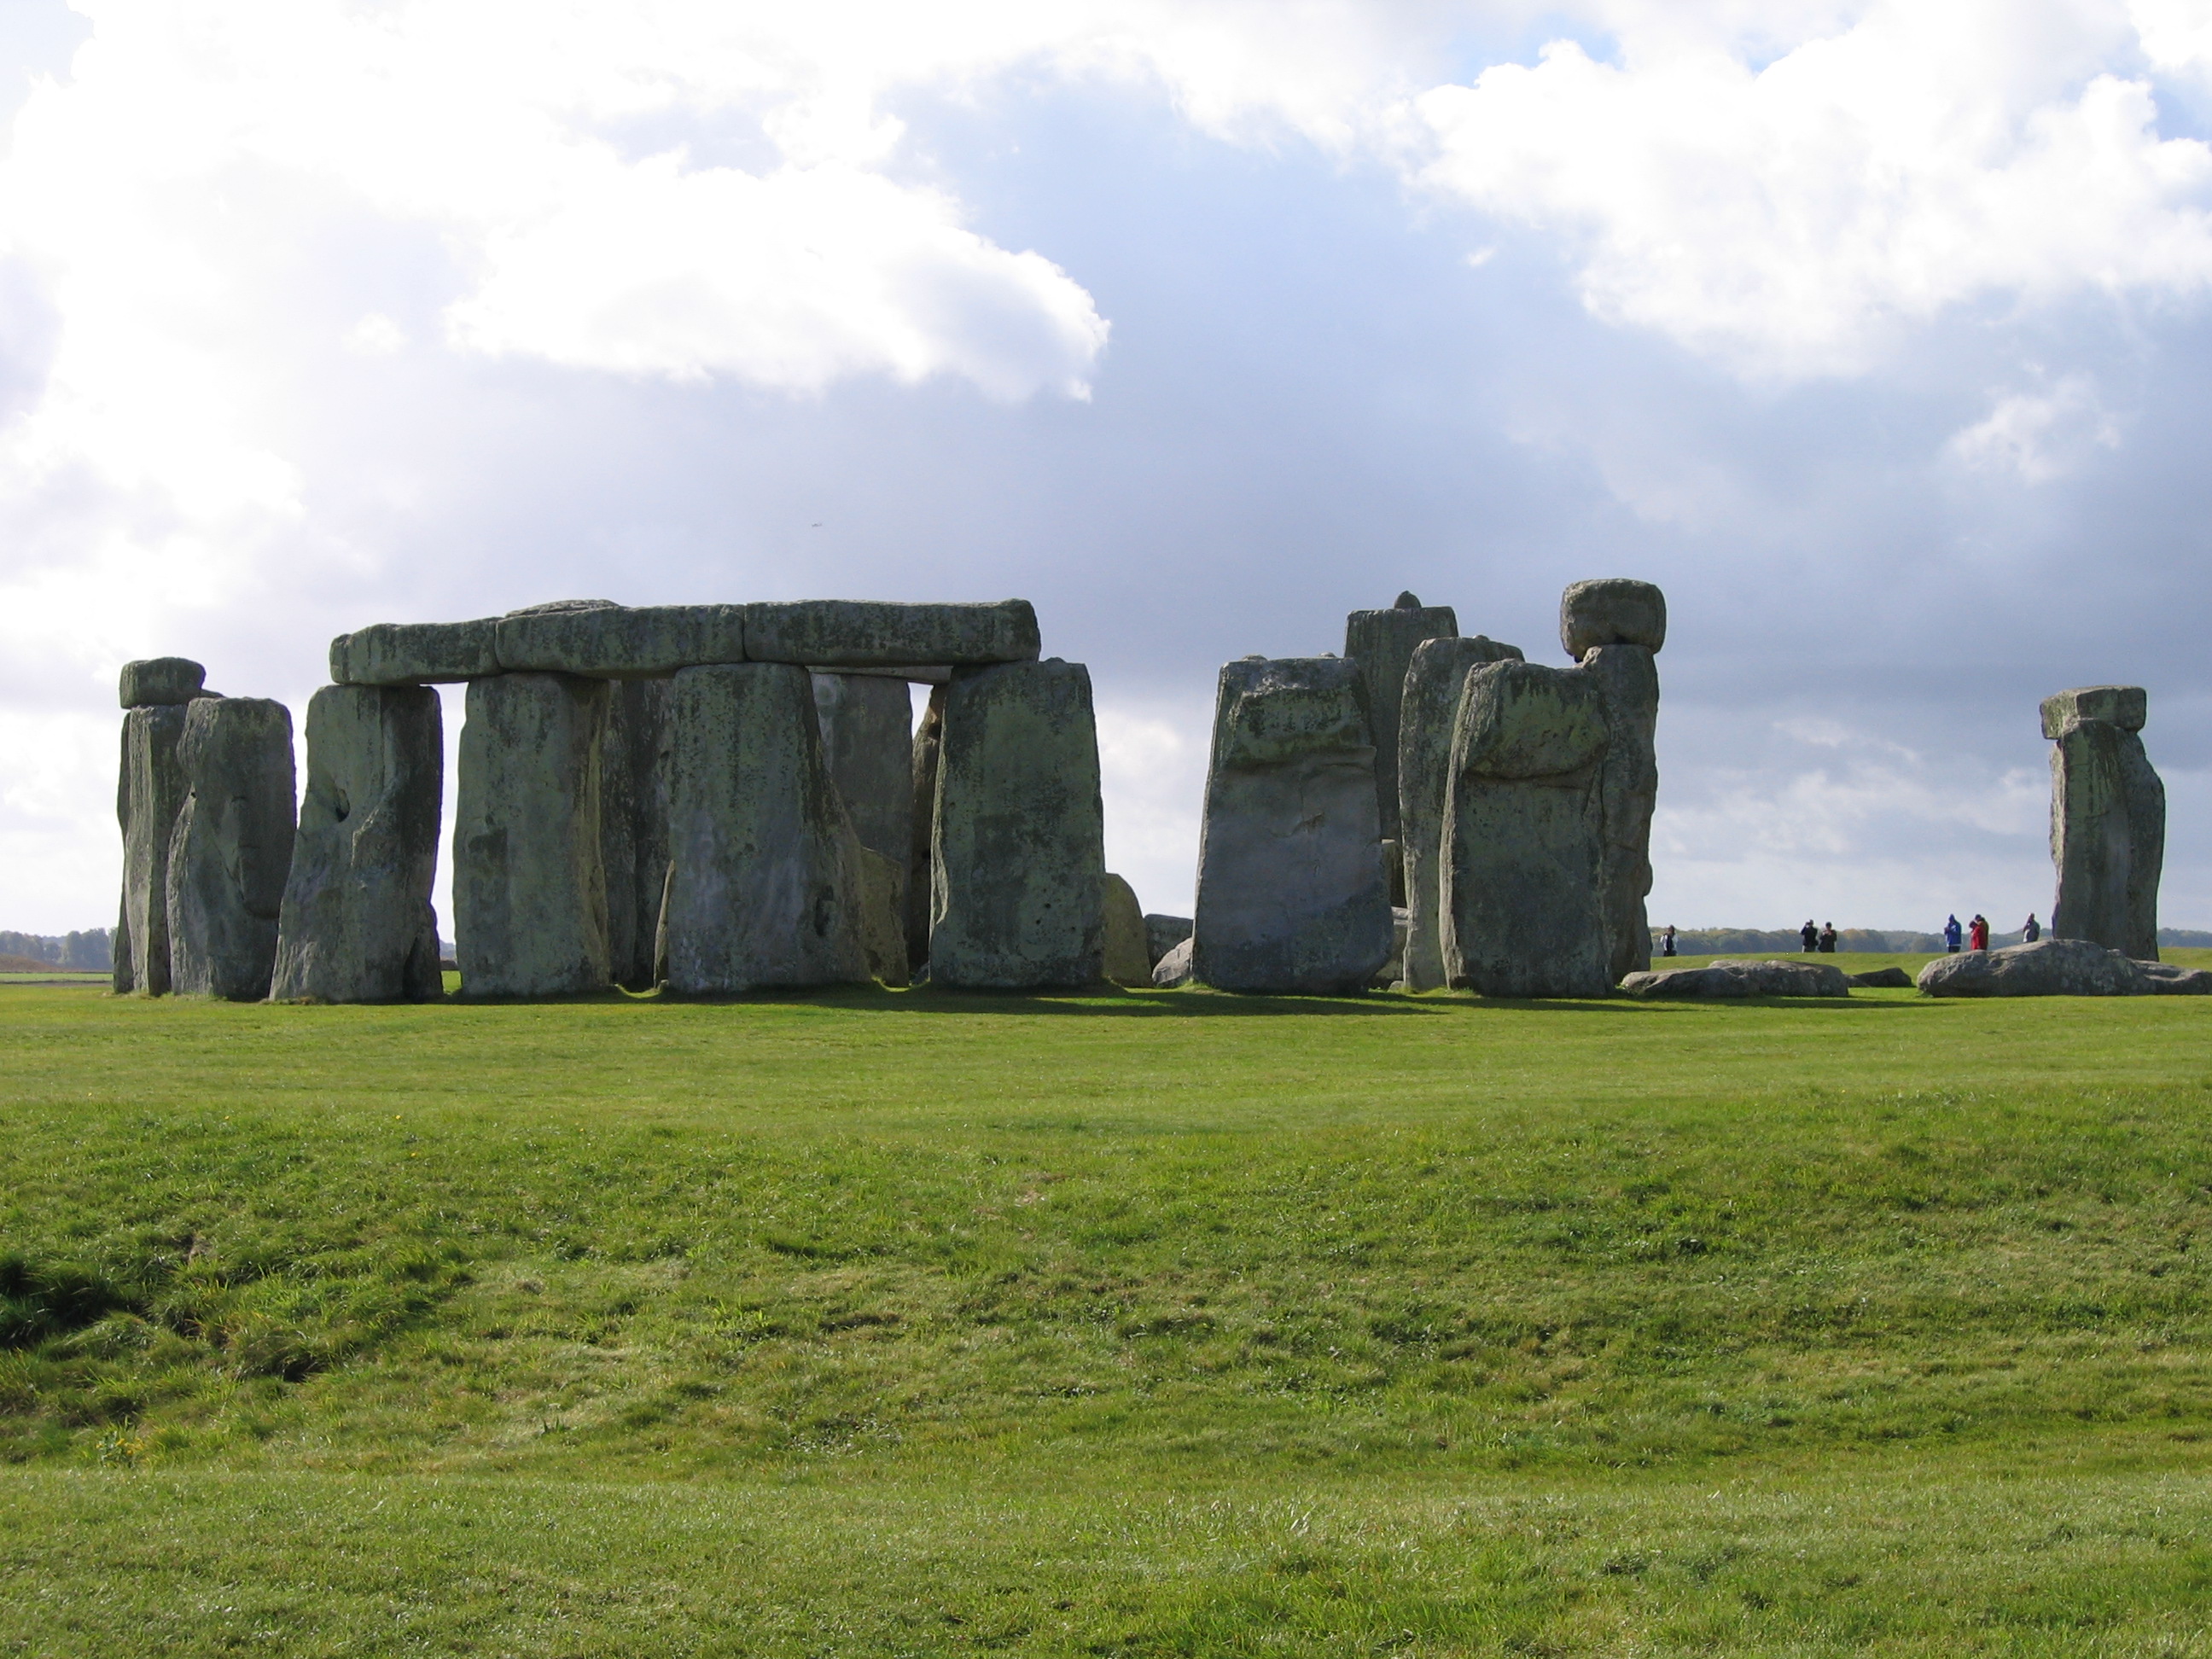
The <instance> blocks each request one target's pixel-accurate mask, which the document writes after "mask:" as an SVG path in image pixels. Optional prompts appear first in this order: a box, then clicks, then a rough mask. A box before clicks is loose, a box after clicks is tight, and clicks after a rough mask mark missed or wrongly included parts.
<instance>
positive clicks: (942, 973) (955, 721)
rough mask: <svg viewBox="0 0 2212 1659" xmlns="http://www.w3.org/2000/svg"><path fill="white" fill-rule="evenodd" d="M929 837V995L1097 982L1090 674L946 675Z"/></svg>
mask: <svg viewBox="0 0 2212 1659" xmlns="http://www.w3.org/2000/svg"><path fill="white" fill-rule="evenodd" d="M934 839H935V851H934V856H933V860H932V862H931V880H930V929H929V977H930V982H931V983H932V984H933V985H938V986H942V987H947V988H950V989H960V990H997V991H1031V990H1048V989H1052V988H1055V987H1084V986H1089V985H1095V984H1096V983H1097V981H1098V980H1099V978H1100V977H1101V975H1102V974H1103V970H1104V953H1105V917H1104V915H1103V910H1102V908H1101V903H1100V881H1099V878H1101V877H1102V876H1103V875H1104V874H1105V873H1106V822H1105V812H1104V809H1103V806H1102V805H1101V804H1100V801H1099V795H1098V727H1097V720H1096V718H1095V716H1094V715H1093V714H1092V712H1091V671H1090V670H1089V669H1087V668H1085V666H1084V665H1082V664H1081V663H1074V662H1062V661H1061V660H1060V659H1059V658H1057V657H1054V658H1052V659H1048V660H1047V661H1044V662H1034V663H1001V664H999V665H996V666H993V667H987V668H975V669H964V670H962V671H959V672H957V673H956V674H954V676H953V677H952V680H951V685H950V687H949V688H948V693H947V696H946V697H945V735H944V740H943V747H942V749H941V750H940V751H939V763H938V776H937V802H936V827H935V831H934Z"/></svg>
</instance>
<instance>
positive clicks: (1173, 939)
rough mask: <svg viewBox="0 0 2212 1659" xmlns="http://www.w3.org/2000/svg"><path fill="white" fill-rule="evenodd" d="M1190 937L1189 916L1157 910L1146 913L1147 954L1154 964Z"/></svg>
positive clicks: (1158, 962) (1158, 963) (1156, 964)
mask: <svg viewBox="0 0 2212 1659" xmlns="http://www.w3.org/2000/svg"><path fill="white" fill-rule="evenodd" d="M1189 937H1190V918H1189V917H1188V916H1164V915H1159V914H1158V912H1157V911H1147V912H1146V915H1145V954H1146V956H1148V957H1151V958H1152V966H1153V967H1155V968H1157V967H1158V966H1159V965H1160V958H1161V957H1164V956H1165V955H1167V953H1168V952H1169V951H1172V950H1174V949H1175V948H1176V945H1180V944H1182V942H1183V941H1184V940H1185V939H1188V938H1189Z"/></svg>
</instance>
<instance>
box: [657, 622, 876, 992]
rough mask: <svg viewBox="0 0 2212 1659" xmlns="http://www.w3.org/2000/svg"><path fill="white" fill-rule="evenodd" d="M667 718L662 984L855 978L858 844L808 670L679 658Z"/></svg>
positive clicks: (700, 986) (694, 987)
mask: <svg viewBox="0 0 2212 1659" xmlns="http://www.w3.org/2000/svg"><path fill="white" fill-rule="evenodd" d="M668 729H669V825H668V842H669V855H670V861H669V872H668V897H667V902H665V904H664V905H663V907H662V911H661V927H662V934H663V939H664V945H663V950H664V953H665V960H664V963H663V977H664V978H665V980H666V981H667V982H668V988H669V989H670V990H671V991H672V992H675V993H677V994H679V995H686V996H720V995H732V994H737V993H739V992H744V991H756V990H764V989H771V988H782V987H804V986H811V985H839V984H865V983H866V981H867V980H868V977H869V975H868V964H867V961H866V956H865V954H864V945H863V937H862V918H861V915H860V910H861V903H860V895H859V888H860V882H861V879H862V877H861V872H858V871H856V870H855V869H854V860H855V858H856V856H857V854H858V851H859V843H858V841H857V840H856V838H855V837H854V835H853V832H852V829H851V826H850V825H849V824H848V823H847V822H846V819H845V815H844V809H843V807H842V805H840V803H839V801H838V799H837V792H836V787H834V786H833V785H832V784H831V782H830V781H829V769H828V768H827V767H826V766H824V765H823V759H822V739H821V734H820V732H819V730H818V728H817V724H816V717H815V712H814V694H813V689H812V687H811V685H810V684H809V683H808V680H807V675H806V671H805V669H804V668H802V667H799V666H798V665H794V664H787V663H744V664H732V665H726V666H718V667H705V668H687V669H685V670H684V671H683V672H682V673H680V674H678V675H677V677H676V679H675V682H674V690H673V696H672V698H671V702H670V706H669V716H668Z"/></svg>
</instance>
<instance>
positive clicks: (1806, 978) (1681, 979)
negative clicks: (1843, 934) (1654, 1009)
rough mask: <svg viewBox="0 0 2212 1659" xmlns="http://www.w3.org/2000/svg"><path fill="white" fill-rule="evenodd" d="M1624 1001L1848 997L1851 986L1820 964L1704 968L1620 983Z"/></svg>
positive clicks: (1643, 975) (1666, 971) (1664, 972)
mask: <svg viewBox="0 0 2212 1659" xmlns="http://www.w3.org/2000/svg"><path fill="white" fill-rule="evenodd" d="M1620 989H1621V993H1622V994H1623V995H1626V996H1632V997H1642V998H1644V999H1646V1000H1650V999H1653V998H1663V997H1682V998H1693V999H1700V1000H1704V999H1712V998H1726V997H1845V996H1849V995H1850V994H1851V980H1850V975H1847V974H1845V973H1844V970H1843V969H1840V968H1835V967H1831V966H1830V965H1829V964H1828V963H1816V962H1716V963H1711V964H1710V965H1708V966H1706V967H1704V968H1669V969H1663V970H1662V971H1661V972H1658V973H1656V974H1650V973H1635V974H1631V975H1628V977H1627V978H1626V979H1624V980H1622V981H1620Z"/></svg>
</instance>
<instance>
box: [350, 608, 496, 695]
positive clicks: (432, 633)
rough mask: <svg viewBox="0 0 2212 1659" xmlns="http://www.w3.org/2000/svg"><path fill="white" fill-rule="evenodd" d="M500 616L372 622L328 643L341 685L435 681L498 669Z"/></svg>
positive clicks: (476, 675)
mask: <svg viewBox="0 0 2212 1659" xmlns="http://www.w3.org/2000/svg"><path fill="white" fill-rule="evenodd" d="M498 629H499V619H498V618H497V617H481V618H479V619H478V620H477V621H475V622H459V623H371V624H370V625H369V626H368V627H367V628H358V629H355V630H354V631H353V632H352V633H350V634H341V635H338V636H337V638H336V639H334V640H332V641H331V680H332V681H333V682H334V683H336V684H339V685H439V684H451V683H453V682H454V681H458V680H472V679H480V678H483V677H484V676H485V675H488V674H496V673H498V672H499V652H498V649H497V644H496V641H497V635H498Z"/></svg>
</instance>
